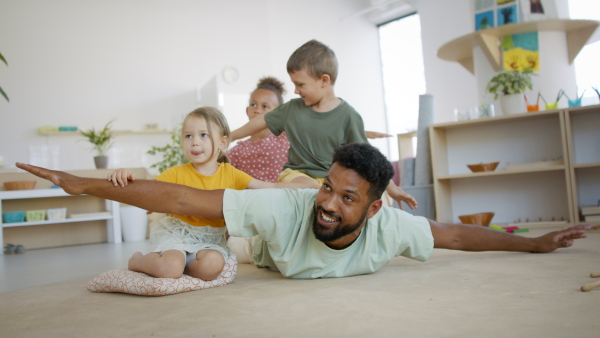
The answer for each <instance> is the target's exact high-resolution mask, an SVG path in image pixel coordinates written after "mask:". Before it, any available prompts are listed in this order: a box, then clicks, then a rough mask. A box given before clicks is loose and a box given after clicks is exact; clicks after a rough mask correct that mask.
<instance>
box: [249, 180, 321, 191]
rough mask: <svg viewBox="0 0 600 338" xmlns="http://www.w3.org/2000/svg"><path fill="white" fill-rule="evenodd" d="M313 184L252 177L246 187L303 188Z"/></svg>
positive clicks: (313, 186)
mask: <svg viewBox="0 0 600 338" xmlns="http://www.w3.org/2000/svg"><path fill="white" fill-rule="evenodd" d="M314 183H316V182H314ZM314 183H313V184H306V183H293V182H286V183H281V182H280V183H271V182H265V181H261V180H257V179H255V178H253V179H252V181H250V183H249V184H248V187H246V189H285V188H288V189H304V188H312V189H314V188H315V185H314Z"/></svg>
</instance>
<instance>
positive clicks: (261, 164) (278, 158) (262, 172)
mask: <svg viewBox="0 0 600 338" xmlns="http://www.w3.org/2000/svg"><path fill="white" fill-rule="evenodd" d="M289 148H290V142H289V141H288V139H287V136H286V135H285V132H283V133H281V135H279V136H275V135H273V134H272V133H271V134H269V136H268V137H267V138H265V139H262V140H260V141H258V142H251V141H249V140H246V141H240V142H238V143H237V144H236V145H235V146H234V147H233V148H231V149H230V150H229V151H228V152H227V156H228V157H229V160H230V161H231V164H232V165H233V166H234V167H236V168H237V169H239V170H241V171H244V172H245V173H247V174H248V175H250V176H252V177H254V178H256V179H259V180H261V181H265V182H277V177H279V174H280V173H281V169H282V168H283V165H284V164H285V163H286V162H287V160H288V155H287V154H288V149H289Z"/></svg>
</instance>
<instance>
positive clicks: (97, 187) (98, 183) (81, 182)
mask: <svg viewBox="0 0 600 338" xmlns="http://www.w3.org/2000/svg"><path fill="white" fill-rule="evenodd" d="M16 165H17V167H18V168H21V169H23V170H25V171H28V172H30V173H31V174H33V175H36V176H38V177H41V178H43V179H46V180H49V181H51V182H52V183H54V184H55V185H57V186H59V187H61V188H63V189H64V190H65V192H67V193H68V194H71V195H81V194H88V195H92V196H97V197H102V198H105V199H109V200H113V201H117V202H122V203H126V204H129V205H134V206H136V207H140V208H143V209H146V210H150V211H155V212H163V213H170V214H176V215H190V216H199V217H206V218H223V193H224V190H200V189H194V188H190V187H188V186H185V185H179V184H172V183H165V182H158V181H149V180H136V181H132V182H129V184H128V185H127V186H125V187H119V186H116V187H115V186H114V185H113V184H112V182H110V181H108V180H106V179H97V178H85V177H79V176H75V175H71V174H69V173H65V172H62V171H55V170H49V169H46V168H42V167H36V166H32V165H30V164H25V163H17V164H16Z"/></svg>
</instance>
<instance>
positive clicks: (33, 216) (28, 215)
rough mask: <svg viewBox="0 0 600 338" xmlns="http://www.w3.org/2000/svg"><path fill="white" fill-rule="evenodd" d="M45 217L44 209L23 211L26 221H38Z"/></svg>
mask: <svg viewBox="0 0 600 338" xmlns="http://www.w3.org/2000/svg"><path fill="white" fill-rule="evenodd" d="M44 219H46V210H27V211H25V221H26V222H39V221H43V220H44Z"/></svg>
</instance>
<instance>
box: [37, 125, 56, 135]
mask: <svg viewBox="0 0 600 338" xmlns="http://www.w3.org/2000/svg"><path fill="white" fill-rule="evenodd" d="M57 131H58V127H56V126H44V127H39V128H38V133H55V132H57Z"/></svg>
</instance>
